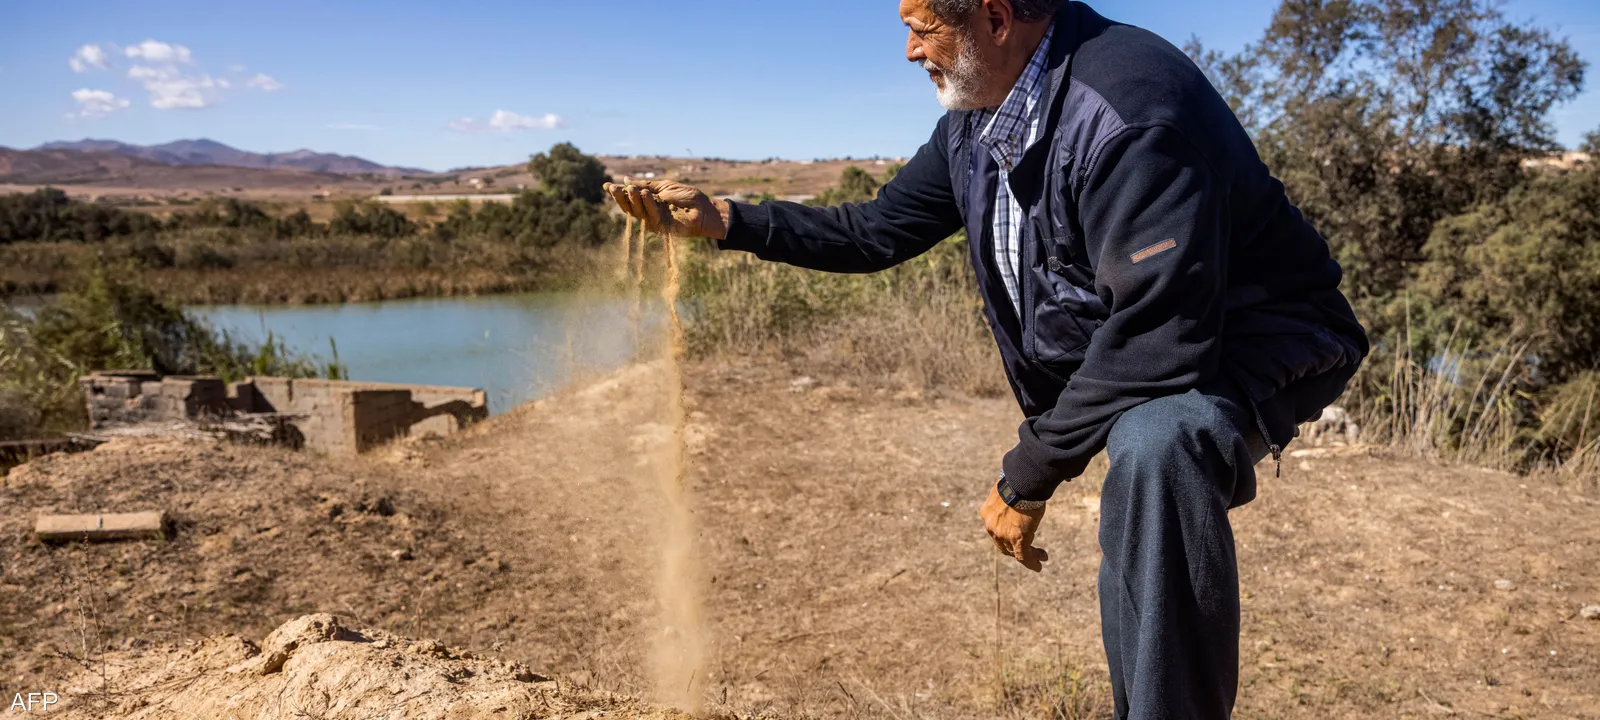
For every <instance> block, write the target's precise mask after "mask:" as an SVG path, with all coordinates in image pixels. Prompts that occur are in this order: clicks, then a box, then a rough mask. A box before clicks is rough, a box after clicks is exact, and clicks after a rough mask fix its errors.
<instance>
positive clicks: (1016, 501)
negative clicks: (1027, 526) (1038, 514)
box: [995, 470, 1045, 512]
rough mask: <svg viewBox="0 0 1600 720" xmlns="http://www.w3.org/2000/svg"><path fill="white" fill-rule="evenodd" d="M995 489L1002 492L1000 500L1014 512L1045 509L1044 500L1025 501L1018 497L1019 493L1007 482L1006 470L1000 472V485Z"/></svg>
mask: <svg viewBox="0 0 1600 720" xmlns="http://www.w3.org/2000/svg"><path fill="white" fill-rule="evenodd" d="M995 489H996V490H998V491H999V492H1000V500H1001V501H1002V502H1004V503H1005V504H1006V505H1007V506H1009V507H1010V508H1011V509H1012V510H1020V511H1022V512H1032V511H1034V510H1043V509H1044V505H1045V501H1044V500H1023V499H1022V498H1021V497H1018V496H1017V491H1016V490H1013V489H1011V485H1010V484H1008V483H1007V482H1006V471H1004V470H1001V471H1000V484H998V485H996V486H995Z"/></svg>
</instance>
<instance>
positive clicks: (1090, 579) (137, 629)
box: [0, 364, 1600, 719]
mask: <svg viewBox="0 0 1600 720" xmlns="http://www.w3.org/2000/svg"><path fill="white" fill-rule="evenodd" d="M653 372H654V370H653V368H652V367H650V366H646V367H641V368H634V369H632V370H630V371H627V372H625V373H622V374H619V375H616V376H612V377H609V378H607V379H605V380H604V381H602V382H600V383H598V384H596V385H592V386H590V387H587V388H585V389H582V390H578V391H574V392H569V393H566V394H564V395H561V396H557V397H554V398H550V399H548V400H546V401H542V402H540V403H536V404H533V405H530V406H526V407H524V408H520V409H518V410H517V411H515V412H513V413H511V414H509V415H507V416H505V417H501V418H497V419H495V420H493V421H491V422H489V423H487V424H485V425H484V426H482V427H480V428H478V429H476V430H474V431H473V432H471V433H469V434H466V435H463V436H460V437H457V438H453V439H451V440H448V441H445V442H442V443H436V444H425V445H408V446H404V447H401V448H397V449H396V450H395V451H394V452H393V453H388V454H384V455H379V456H374V457H372V458H368V459H365V460H363V461H361V462H359V463H354V464H349V463H331V462H327V461H316V460H314V459H307V458H305V457H304V456H296V455H292V454H288V453H277V452H276V451H243V450H233V449H204V448H201V449H193V448H191V449H188V450H183V451H181V452H180V451H176V450H172V451H168V450H161V451H160V452H156V451H149V450H139V449H134V450H128V449H112V450H111V451H107V452H104V453H101V452H97V453H91V454H89V455H85V456H78V457H74V458H63V459H60V460H52V461H50V462H47V463H42V464H38V467H31V469H29V470H28V471H26V472H23V473H22V479H21V480H18V479H17V478H16V477H15V476H14V477H13V478H8V480H7V487H6V488H5V491H4V493H0V504H5V509H7V510H15V512H9V513H7V515H6V517H21V516H22V515H23V514H24V512H32V511H34V510H35V509H37V508H41V507H50V508H56V509H73V508H84V509H88V508H91V507H96V506H100V505H102V504H105V503H108V502H113V501H117V502H123V501H127V500H128V498H130V497H138V498H145V499H150V500H152V501H155V502H179V503H181V504H183V505H184V507H185V508H186V510H185V513H186V517H188V518H189V522H190V523H191V525H190V526H189V530H188V531H187V532H180V533H179V535H178V536H177V537H176V538H175V539H174V540H173V541H172V542H171V543H169V544H168V545H167V546H165V547H160V548H157V547H141V546H121V547H120V548H109V547H96V548H86V549H85V548H58V549H42V548H37V547H35V546H32V545H30V544H28V541H27V540H26V537H25V530H24V529H23V528H24V525H23V524H22V522H21V521H18V522H15V523H13V522H12V521H11V520H9V519H5V520H0V539H3V541H4V542H5V546H4V547H0V558H10V562H9V563H8V564H7V565H6V566H5V567H4V568H0V570H3V571H4V577H0V595H3V596H4V597H0V599H3V600H5V601H6V602H7V603H17V606H18V607H25V611H24V612H22V613H19V615H18V618H17V619H14V620H12V621H11V622H10V623H9V624H8V625H6V626H3V627H0V630H6V631H8V632H10V633H11V635H7V633H4V632H0V656H7V657H0V661H4V667H6V668H13V669H17V668H22V669H26V668H34V670H32V671H30V672H33V674H32V675H29V676H28V677H29V678H31V679H30V682H33V681H35V680H37V681H40V682H44V681H48V680H49V679H50V678H51V677H52V676H54V675H55V674H58V673H60V672H63V671H64V670H63V668H62V666H59V665H55V664H51V662H47V661H46V660H45V659H43V656H42V655H39V654H37V653H36V651H34V650H31V649H30V648H32V647H33V646H34V645H38V644H39V643H38V642H36V640H37V638H41V637H47V636H48V633H47V631H53V630H54V629H62V628H64V629H65V630H63V633H64V635H63V637H61V638H56V639H55V640H54V641H60V642H67V641H69V640H71V637H70V635H71V632H70V629H71V628H72V627H73V626H74V623H75V622H76V621H75V620H74V618H75V617H77V614H75V613H76V611H75V610H74V607H75V606H74V604H73V602H74V597H75V596H74V595H73V594H72V593H71V592H66V591H63V592H66V594H64V595H62V594H59V593H58V591H57V590H54V589H49V588H46V590H43V591H37V590H32V589H30V588H32V587H33V586H32V585H30V583H33V584H35V585H39V584H42V585H50V583H49V582H46V581H48V580H49V578H50V576H49V575H46V574H41V573H45V572H46V571H45V570H37V571H33V572H35V574H34V575H31V576H30V575H27V574H26V573H25V572H24V571H23V570H20V569H19V568H49V567H56V568H60V567H65V566H71V567H76V568H79V571H75V572H78V574H79V575H82V576H84V577H93V576H106V577H111V576H115V577H116V578H118V579H117V580H115V581H113V582H110V583H108V584H105V585H104V587H103V589H104V592H105V593H106V597H105V598H104V600H103V604H104V606H105V607H121V605H118V604H117V603H119V602H120V603H123V604H128V603H129V602H130V601H133V600H136V601H137V605H135V606H134V608H133V609H132V610H131V611H130V612H128V613H124V614H125V615H127V617H126V618H125V619H126V623H125V626H124V627H123V628H122V629H121V630H117V631H116V632H121V633H123V635H117V634H116V633H115V632H113V633H112V634H111V635H110V636H109V639H108V642H110V643H112V644H113V645H114V646H121V645H122V644H129V643H132V644H133V645H135V646H136V645H137V642H135V641H138V640H139V638H143V637H147V633H150V632H153V630H151V628H149V627H148V623H144V619H145V614H146V613H147V612H149V611H148V610H147V609H146V608H150V607H166V608H177V607H178V606H179V605H180V604H181V605H182V607H184V608H185V610H184V612H185V613H187V614H186V615H185V616H184V617H185V620H184V625H183V628H172V629H164V630H163V631H164V632H167V635H164V636H162V638H164V639H166V638H177V637H193V636H197V635H199V634H202V633H209V632H215V631H216V630H218V629H227V630H233V631H235V632H239V633H240V634H243V635H245V636H246V637H253V638H260V637H263V636H264V635H265V633H266V631H268V630H270V629H272V628H273V627H275V626H276V625H277V624H279V623H282V622H284V621H287V620H289V619H291V618H293V617H294V616H296V615H299V614H304V613H307V612H315V611H319V610H320V611H328V612H336V613H340V614H343V615H353V616H357V617H360V618H361V619H362V622H363V623H365V624H367V625H369V626H371V627H377V628H386V629H391V630H394V631H397V632H403V633H405V634H408V635H410V636H413V637H438V638H440V639H442V640H444V641H446V642H448V643H450V644H452V645H458V646H461V647H464V648H467V649H470V650H472V651H474V652H482V651H491V652H494V653H497V654H498V655H499V656H500V657H504V658H506V659H508V660H515V661H521V662H525V663H527V665H528V666H529V667H531V668H533V669H534V670H535V671H538V672H545V673H549V674H553V675H555V676H557V677H558V678H560V679H561V680H563V681H564V682H567V683H571V684H576V685H578V686H580V687H582V686H588V687H591V688H593V689H596V690H617V691H622V692H626V693H629V694H643V695H648V694H650V693H651V692H652V688H651V684H652V683H651V672H650V665H649V662H650V651H651V647H652V645H653V641H654V639H655V635H656V634H657V633H660V632H662V631H663V630H662V628H661V627H660V623H659V622H658V621H657V618H658V617H659V607H658V603H657V600H656V598H655V593H654V574H655V572H656V568H657V563H658V562H659V557H660V555H659V554H658V553H657V552H656V550H655V548H654V542H655V538H657V537H658V533H659V530H660V517H661V516H660V514H659V512H658V510H659V508H660V503H659V494H658V493H659V489H658V488H657V487H655V485H654V483H655V479H654V477H653V475H652V473H651V468H649V467H648V466H647V465H648V463H646V464H645V465H641V464H640V462H641V459H643V458H647V457H649V456H650V454H651V453H650V449H651V448H652V447H655V446H657V445H658V444H659V443H661V442H663V441H664V439H665V438H667V437H669V436H670V434H671V432H672V429H671V428H670V427H667V426H664V425H662V424H661V423H659V422H658V421H657V418H659V417H660V415H659V414H658V412H657V411H658V410H659V408H655V407H654V406H653V405H652V403H653V402H655V401H654V400H650V398H659V397H661V396H660V395H659V394H658V393H653V392H644V391H641V388H649V387H652V386H653V384H654V383H656V382H658V379H656V378H653V377H652V373H653ZM795 381H796V378H795V377H794V376H793V375H792V374H791V373H790V371H789V370H787V369H786V368H785V367H784V366H782V365H781V364H768V365H698V366H694V367H692V368H691V369H690V372H689V373H688V391H689V393H688V398H687V401H686V402H687V409H688V410H689V412H690V415H689V417H690V422H689V426H688V429H687V438H688V445H689V453H688V458H689V463H690V476H689V479H690V490H691V493H690V497H691V499H692V502H693V509H694V514H695V519H696V524H697V525H698V527H699V528H700V533H699V537H698V547H699V552H700V554H701V557H702V560H703V563H702V565H703V566H704V567H705V568H707V569H708V572H709V574H710V575H711V577H710V578H707V583H708V588H709V589H708V592H707V595H706V599H705V602H706V606H705V617H706V619H707V624H708V626H709V633H710V636H709V644H708V656H709V658H710V662H709V664H708V666H707V669H706V677H705V678H704V680H703V683H704V687H705V688H706V690H705V695H706V698H707V700H708V702H709V706H710V707H711V708H713V709H728V710H733V711H738V712H751V711H755V712H760V713H765V714H768V715H772V716H782V717H841V718H851V717H891V718H903V719H909V718H913V717H916V718H971V717H997V716H998V717H1018V718H1021V717H1066V718H1075V717H1104V715H1103V714H1102V713H1103V708H1104V677H1105V674H1104V666H1103V660H1102V657H1101V653H1100V648H1099V635H1098V633H1099V626H1098V615H1097V609H1096V602H1095V592H1094V568H1095V566H1096V564H1097V562H1098V550H1097V548H1096V544H1095V530H1096V523H1097V516H1096V507H1095V505H1096V502H1095V501H1096V499H1097V495H1096V493H1097V487H1096V485H1097V483H1096V482H1095V481H1094V480H1092V479H1090V480H1084V481H1079V482H1075V483H1072V484H1071V485H1068V486H1065V487H1064V488H1063V489H1062V491H1061V492H1060V493H1059V494H1058V496H1057V500H1056V502H1054V503H1053V504H1052V506H1051V509H1050V513H1049V516H1048V517H1047V519H1046V527H1045V530H1044V533H1043V536H1042V538H1041V544H1043V545H1044V546H1045V547H1047V548H1049V549H1050V550H1051V555H1052V557H1053V558H1054V560H1053V562H1052V563H1051V564H1050V566H1049V568H1048V569H1047V570H1046V572H1045V573H1044V574H1043V575H1042V576H1035V575H1031V574H1028V573H1026V572H1024V571H1023V570H1021V569H1020V568H1018V567H1014V566H1013V565H1012V564H1001V566H1000V573H999V588H1000V593H999V595H1000V599H1001V604H1000V611H999V619H1000V623H999V625H1000V627H1001V629H1002V631H1001V633H1000V636H1001V640H1002V643H1001V653H1000V658H1001V659H1000V662H999V663H997V655H996V605H995V599H996V585H995V574H994V570H995V565H994V562H993V555H992V552H993V551H992V549H991V547H992V546H991V545H990V544H989V542H988V540H987V539H986V538H985V537H984V536H983V535H982V530H981V527H980V526H979V524H978V521H977V509H978V507H979V504H980V502H981V500H982V499H983V492H984V491H985V489H986V487H987V483H988V482H990V479H991V477H992V476H993V474H994V468H995V463H996V462H997V460H998V458H999V456H1000V454H1001V453H1003V452H1004V451H1005V450H1006V449H1007V448H1008V447H1009V445H1010V443H1011V442H1012V440H1013V438H1014V429H1013V428H1014V426H1015V423H1016V422H1017V421H1018V419H1019V418H1018V417H1017V415H1016V410H1015V408H1014V406H1012V405H1011V404H1010V403H1009V402H1006V401H999V400H993V401H991V400H965V399H956V398H924V397H910V396H894V395H891V394H883V393H879V392H869V391H863V390H857V389H853V388H850V387H845V386H839V385H835V384H832V383H830V382H829V381H828V380H827V378H823V379H822V381H821V382H814V383H806V382H798V383H797V382H795ZM125 452H128V453H133V452H137V453H143V454H142V455H123V454H118V453H125ZM1091 474H1094V472H1093V471H1091ZM284 488H288V489H289V490H292V492H290V491H288V490H284ZM274 493H278V494H277V495H275V494H274ZM285 493H287V494H285ZM341 493H342V494H341ZM280 496H281V498H280ZM118 498H121V500H117V499H118ZM274 498H280V499H274ZM380 500H382V501H384V502H387V503H388V504H389V505H392V506H393V507H392V508H390V507H385V506H383V504H382V503H379V502H378V501H380ZM334 506H342V507H343V508H344V510H342V511H340V512H338V513H333V512H332V510H331V508H332V507H334ZM386 512H387V513H389V514H384V513H386ZM230 513H232V515H230ZM250 513H262V514H264V515H265V516H267V519H266V520H263V521H261V522H257V523H247V524H240V525H239V527H237V528H236V529H234V530H232V531H229V530H227V528H229V527H232V526H234V525H235V524H236V523H234V521H232V520H227V519H226V518H227V517H250V516H251V515H250ZM1597 513H1600V493H1597V492H1596V491H1595V490H1594V489H1593V488H1592V487H1590V488H1586V489H1585V488H1576V487H1572V486H1562V485H1560V484H1557V483H1555V482H1554V481H1551V480H1547V479H1535V478H1519V477H1515V476H1511V475H1506V474H1501V473H1494V472H1487V471H1479V470H1473V469H1464V468H1444V467H1439V466H1436V465H1433V464H1430V463H1426V462H1421V461H1414V460H1406V459H1400V458H1393V457H1388V456H1385V455H1383V454H1382V453H1374V452H1368V451H1344V452H1337V453H1321V454H1317V455H1315V456H1310V457H1291V458H1287V459H1286V461H1285V465H1284V477H1283V478H1282V479H1274V478H1273V477H1272V473H1271V471H1270V468H1268V469H1267V470H1266V471H1265V472H1263V473H1262V479H1261V495H1260V498H1259V499H1258V500H1257V501H1256V502H1255V503H1253V504H1251V505H1250V506H1248V507H1246V508H1243V509H1241V510H1239V511H1237V512H1235V513H1234V515H1233V519H1234V523H1235V527H1236V533H1237V536H1238V546H1239V553H1240V559H1241V566H1242V576H1243V578H1242V580H1243V588H1244V591H1245V593H1246V596H1245V600H1244V625H1245V635H1244V641H1243V647H1242V653H1243V663H1244V672H1243V687H1242V689H1241V700H1240V711H1239V715H1238V717H1241V718H1371V717H1402V718H1403V717H1415V718H1423V717H1435V716H1439V717H1445V716H1451V715H1456V716H1463V717H1473V716H1476V717H1497V718H1600V682H1597V681H1596V679H1597V678H1600V622H1596V621H1586V620H1583V619H1581V618H1580V617H1579V616H1578V613H1579V610H1580V608H1582V607H1583V606H1584V605H1593V604H1600V570H1597V568H1600V523H1597V522H1596V517H1597ZM330 515H333V516H334V517H331V518H330ZM274 528H277V529H274ZM230 532H231V533H232V534H230ZM307 534H313V535H315V538H316V541H315V542H309V541H305V540H304V539H303V538H302V537H300V536H303V535H307ZM294 567H306V568H315V569H316V572H315V573H312V574H310V575H309V576H300V575H295V574H294V573H293V572H292V568H294ZM341 568H350V570H349V571H348V572H344V573H341V572H340V569H341ZM1500 580H1505V581H1508V582H1506V583H1501V587H1505V588H1508V589H1499V588H1497V587H1496V581H1500ZM50 593H58V594H57V595H50ZM78 595H79V596H81V595H82V593H81V591H80V592H79V593H78ZM151 617H152V622H166V621H165V620H164V617H163V619H161V620H160V621H158V620H156V619H155V614H154V613H152V614H151ZM19 623H20V624H19ZM169 624H170V623H169ZM165 627H166V626H163V628H165ZM30 633H31V634H30ZM185 633H187V634H185ZM8 637H10V638H12V639H9V640H8ZM48 637H54V636H48ZM30 643H32V644H31V645H30ZM30 653H36V654H30Z"/></svg>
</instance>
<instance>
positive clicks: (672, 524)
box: [623, 219, 706, 712]
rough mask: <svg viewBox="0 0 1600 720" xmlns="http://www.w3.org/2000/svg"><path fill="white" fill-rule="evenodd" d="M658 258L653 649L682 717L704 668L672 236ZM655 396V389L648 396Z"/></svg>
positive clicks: (631, 246) (629, 246) (634, 268)
mask: <svg viewBox="0 0 1600 720" xmlns="http://www.w3.org/2000/svg"><path fill="white" fill-rule="evenodd" d="M645 238H646V235H645V232H644V228H643V223H638V224H637V225H636V224H635V223H634V221H633V220H631V219H630V220H629V221H628V225H627V230H626V234H625V236H624V238H623V242H624V245H625V246H626V251H625V253H624V256H623V266H624V268H625V271H626V273H627V277H628V282H627V289H628V292H629V293H630V294H631V295H632V307H633V311H632V313H631V317H630V321H631V324H632V326H633V328H634V333H635V335H636V336H637V335H638V334H639V332H640V330H639V315H640V312H639V307H640V305H641V302H642V301H641V298H640V296H641V294H642V288H643V285H644V282H643V275H644V272H645V262H644V257H645V252H646V250H647V248H646V245H645ZM661 240H662V248H661V249H662V254H663V255H664V256H665V268H664V272H665V277H664V278H663V281H662V283H661V299H662V303H663V305H664V306H665V310H666V313H667V332H666V337H665V338H664V342H663V343H662V344H661V348H662V350H661V352H662V355H663V357H662V359H661V362H662V363H663V365H664V366H665V368H664V372H662V373H661V375H660V377H662V378H663V380H662V382H661V385H660V386H659V392H661V393H662V394H663V395H662V397H661V398H660V403H661V404H660V406H661V408H662V413H661V417H660V418H658V420H659V421H660V422H661V423H662V424H663V425H664V426H665V427H666V430H668V433H669V436H668V438H667V439H666V441H665V442H662V443H652V444H651V445H650V446H649V450H648V452H649V453H650V454H651V457H648V458H645V460H646V462H645V463H644V464H643V466H644V467H647V468H649V472H650V473H651V474H652V475H653V476H654V480H655V485H656V489H657V490H658V491H659V494H660V499H661V503H660V504H659V513H660V518H659V521H658V524H657V525H656V532H655V538H654V540H655V544H656V546H657V549H658V552H659V553H660V557H659V563H660V565H659V569H658V571H657V574H656V599H657V602H658V604H659V606H660V611H661V617H660V623H661V627H660V628H659V629H658V632H657V633H656V636H655V637H656V640H655V647H654V663H653V665H654V674H655V686H656V695H657V699H658V700H659V701H660V702H662V703H666V704H670V705H673V706H675V707H677V708H679V709H682V710H687V711H691V712H692V711H694V710H697V709H698V708H699V707H700V699H701V696H702V695H703V692H704V688H705V685H706V677H705V674H704V672H703V666H704V664H705V652H706V651H705V636H706V633H705V626H704V620H703V618H702V615H701V577H702V572H701V568H700V563H699V557H698V555H697V554H696V552H695V524H694V515H693V513H692V511H691V509H690V506H689V494H688V488H687V486H686V483H685V470H686V467H685V452H684V433H685V422H686V420H685V411H684V402H683V372H682V360H683V326H682V324H681V323H680V320H679V317H678V288H679V282H678V269H679V268H678V255H677V247H676V246H675V244H674V242H673V238H672V236H671V235H670V234H666V233H663V234H662V235H661ZM652 389H654V388H652Z"/></svg>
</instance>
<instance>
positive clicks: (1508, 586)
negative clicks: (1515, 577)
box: [1494, 578, 1517, 592]
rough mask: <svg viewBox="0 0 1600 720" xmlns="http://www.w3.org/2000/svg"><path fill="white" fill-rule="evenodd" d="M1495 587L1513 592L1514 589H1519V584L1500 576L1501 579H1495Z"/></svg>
mask: <svg viewBox="0 0 1600 720" xmlns="http://www.w3.org/2000/svg"><path fill="white" fill-rule="evenodd" d="M1494 589H1496V590H1500V591H1502V592H1511V591H1512V590H1515V589H1517V584H1516V583H1514V582H1511V581H1510V580H1507V579H1505V578H1500V579H1499V580H1496V581H1494Z"/></svg>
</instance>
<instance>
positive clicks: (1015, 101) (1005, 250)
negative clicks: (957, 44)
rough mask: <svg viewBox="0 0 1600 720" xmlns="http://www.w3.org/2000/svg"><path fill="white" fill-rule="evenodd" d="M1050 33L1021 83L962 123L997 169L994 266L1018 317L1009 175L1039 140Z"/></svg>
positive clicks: (1017, 228)
mask: <svg viewBox="0 0 1600 720" xmlns="http://www.w3.org/2000/svg"><path fill="white" fill-rule="evenodd" d="M1054 34H1055V28H1054V27H1052V28H1051V29H1050V30H1049V31H1047V32H1046V33H1045V36H1044V40H1043V41H1042V42H1040V43H1039V49H1038V50H1036V51H1035V52H1034V53H1033V59H1031V60H1029V61H1028V67H1027V68H1025V69H1023V71H1022V77H1019V78H1017V84H1016V85H1013V86H1012V87H1011V94H1010V95H1007V96H1006V101H1005V102H1004V103H1001V104H1000V106H999V107H994V108H986V109H983V110H979V111H977V112H974V113H972V114H971V115H970V116H969V119H968V122H969V123H971V125H970V127H971V128H983V132H982V134H980V135H978V145H980V146H982V147H985V148H987V149H988V150H989V154H990V155H993V156H994V159H995V162H997V163H999V164H1000V187H999V189H998V190H996V191H995V200H994V261H995V265H996V266H998V267H999V268H1000V279H1001V280H1003V281H1005V285H1006V295H1008V296H1010V298H1011V305H1012V307H1014V308H1016V309H1017V312H1018V313H1020V312H1021V311H1022V297H1021V292H1020V290H1019V289H1018V288H1019V287H1021V285H1020V284H1019V282H1018V277H1020V276H1021V273H1022V268H1021V265H1022V252H1021V248H1022V206H1021V205H1019V204H1018V203H1017V201H1016V198H1013V197H1012V196H1011V185H1010V184H1009V180H1010V177H1011V169H1012V168H1014V167H1016V165H1017V163H1019V162H1022V155H1023V153H1025V152H1027V151H1028V148H1030V147H1033V144H1034V143H1035V142H1038V140H1039V128H1040V126H1042V125H1043V122H1044V103H1043V102H1041V100H1042V99H1043V98H1042V95H1043V94H1044V78H1045V65H1046V63H1047V61H1048V60H1049V58H1050V37H1051V36H1052V35H1054Z"/></svg>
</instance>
